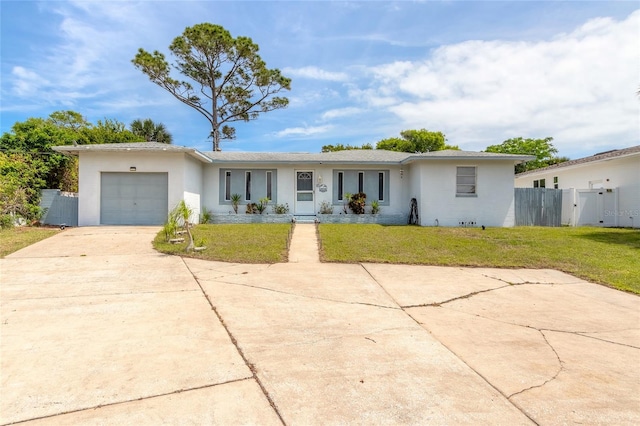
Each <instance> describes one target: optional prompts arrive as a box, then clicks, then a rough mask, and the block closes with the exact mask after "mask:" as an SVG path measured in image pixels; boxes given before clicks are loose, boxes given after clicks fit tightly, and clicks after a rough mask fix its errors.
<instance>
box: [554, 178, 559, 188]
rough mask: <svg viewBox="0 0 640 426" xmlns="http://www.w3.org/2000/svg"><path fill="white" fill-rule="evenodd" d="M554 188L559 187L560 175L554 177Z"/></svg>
mask: <svg viewBox="0 0 640 426" xmlns="http://www.w3.org/2000/svg"><path fill="white" fill-rule="evenodd" d="M553 189H558V176H554V177H553Z"/></svg>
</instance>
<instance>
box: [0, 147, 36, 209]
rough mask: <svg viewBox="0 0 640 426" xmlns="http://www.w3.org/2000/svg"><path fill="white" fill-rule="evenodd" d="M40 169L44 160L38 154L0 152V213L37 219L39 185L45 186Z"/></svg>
mask: <svg viewBox="0 0 640 426" xmlns="http://www.w3.org/2000/svg"><path fill="white" fill-rule="evenodd" d="M43 169H46V162H45V161H43V159H42V158H41V156H37V155H30V154H27V153H16V152H12V153H8V154H7V153H3V152H0V216H5V215H12V216H14V217H17V216H19V217H24V218H26V219H36V218H38V216H39V214H40V208H39V207H38V204H39V199H40V193H39V192H40V188H44V187H46V181H45V179H44V176H43V174H42V173H39V171H40V170H43Z"/></svg>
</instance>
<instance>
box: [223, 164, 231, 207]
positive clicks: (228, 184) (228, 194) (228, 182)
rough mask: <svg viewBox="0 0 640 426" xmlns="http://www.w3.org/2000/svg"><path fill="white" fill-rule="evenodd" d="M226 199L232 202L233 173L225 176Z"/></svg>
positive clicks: (228, 172)
mask: <svg viewBox="0 0 640 426" xmlns="http://www.w3.org/2000/svg"><path fill="white" fill-rule="evenodd" d="M224 199H225V201H231V172H230V171H227V172H226V173H225V174H224Z"/></svg>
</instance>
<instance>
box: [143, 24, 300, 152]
mask: <svg viewBox="0 0 640 426" xmlns="http://www.w3.org/2000/svg"><path fill="white" fill-rule="evenodd" d="M169 50H170V51H171V53H172V54H173V55H174V56H175V57H176V61H175V63H174V64H172V66H173V68H174V69H175V70H177V71H178V72H179V73H181V74H182V75H183V76H185V77H187V78H188V79H190V80H191V81H192V82H193V83H190V82H188V81H180V80H176V79H174V78H172V77H171V75H170V72H171V67H170V66H169V62H167V61H166V59H165V56H164V55H163V54H162V53H160V52H158V51H157V50H156V51H154V52H153V53H149V52H147V51H146V50H144V49H142V48H141V49H139V50H138V53H137V54H136V56H135V58H134V59H133V60H132V62H133V65H134V66H135V67H136V68H138V69H139V70H141V71H142V72H143V73H144V74H146V75H147V76H148V77H149V79H150V80H151V81H152V82H154V83H155V84H157V85H158V86H160V87H162V88H163V89H165V90H166V91H168V92H169V93H171V94H172V95H173V96H174V97H176V98H177V99H178V100H179V101H180V102H182V103H184V104H186V105H188V106H190V107H192V108H194V109H195V110H196V111H198V112H199V113H200V114H202V115H203V116H205V117H206V118H207V120H208V121H209V123H210V124H211V134H210V136H211V137H212V138H213V149H214V150H216V151H217V150H219V149H220V140H221V139H233V138H234V137H235V129H234V128H233V127H230V126H229V125H228V124H227V123H231V122H234V121H249V120H253V119H256V118H258V116H259V115H260V114H262V113H265V112H268V111H272V110H275V109H279V108H285V107H286V106H287V105H288V104H289V100H288V99H287V98H285V97H280V96H275V95H276V94H278V93H279V92H280V91H282V90H290V89H291V79H289V78H286V77H284V76H283V75H282V74H281V73H280V70H278V69H268V68H267V66H266V64H265V62H264V61H263V60H262V59H261V58H260V56H259V55H258V45H257V44H255V43H254V42H253V41H252V40H251V39H250V38H249V37H237V38H233V37H232V36H231V33H229V31H227V30H225V29H224V28H223V27H221V26H219V25H213V24H210V23H203V24H198V25H194V26H193V27H187V28H186V29H185V30H184V32H183V33H182V35H181V36H178V37H176V38H175V39H174V40H173V42H172V43H171V45H170V46H169Z"/></svg>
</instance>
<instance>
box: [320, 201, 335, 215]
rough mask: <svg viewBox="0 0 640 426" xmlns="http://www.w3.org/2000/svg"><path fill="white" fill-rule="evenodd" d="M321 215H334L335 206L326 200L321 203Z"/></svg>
mask: <svg viewBox="0 0 640 426" xmlns="http://www.w3.org/2000/svg"><path fill="white" fill-rule="evenodd" d="M320 214H333V205H332V204H331V203H330V202H328V201H326V200H325V201H323V202H322V203H320Z"/></svg>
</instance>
